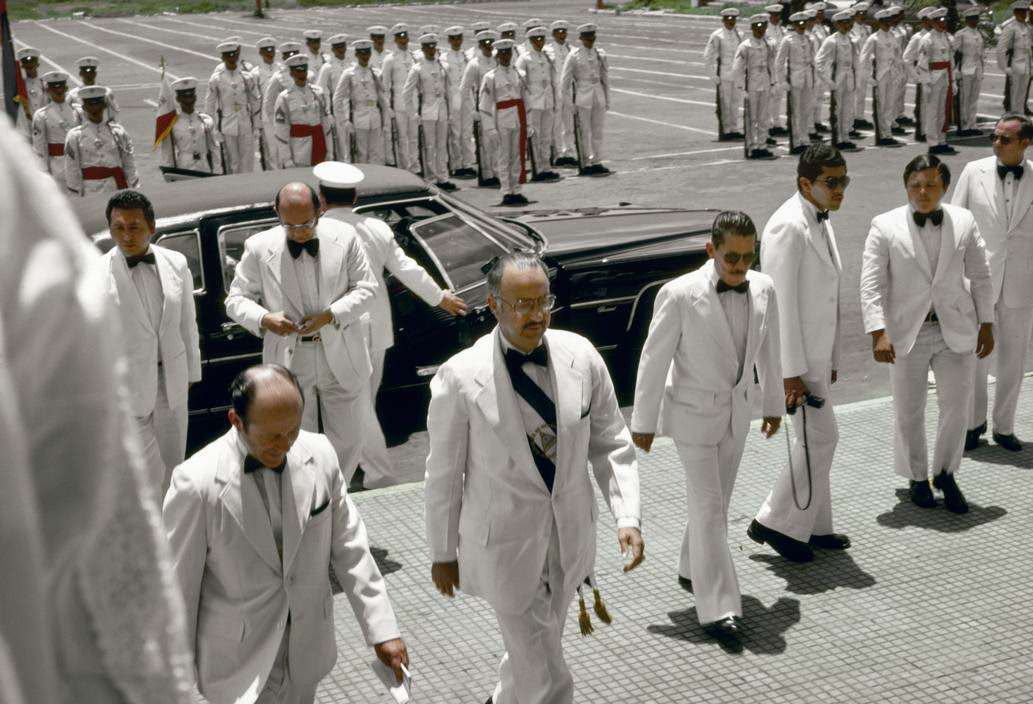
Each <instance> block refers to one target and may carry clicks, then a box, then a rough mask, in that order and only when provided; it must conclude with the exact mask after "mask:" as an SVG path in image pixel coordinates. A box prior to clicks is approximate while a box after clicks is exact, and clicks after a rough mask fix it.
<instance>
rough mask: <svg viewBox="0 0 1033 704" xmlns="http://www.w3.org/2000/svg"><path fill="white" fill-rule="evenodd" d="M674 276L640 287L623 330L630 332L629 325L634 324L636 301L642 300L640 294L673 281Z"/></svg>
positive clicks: (636, 309)
mask: <svg viewBox="0 0 1033 704" xmlns="http://www.w3.org/2000/svg"><path fill="white" fill-rule="evenodd" d="M675 278H676V277H674V276H672V277H671V278H669V279H663V280H662V281H652V282H650V283H648V284H646V285H645V286H643V287H642V290H641V291H639V292H638V295H637V296H635V303H634V304H632V306H631V314H630V315H629V316H628V325H627V327H626V328H624V330H625V332H631V326H632V325H634V324H635V312H636V311H638V303H639V301H641V300H642V294H644V293H645V292H646V291H648V290H649V289H651V288H653V287H654V286H663V285H664V284H666V283H667V282H668V281H674V279H675Z"/></svg>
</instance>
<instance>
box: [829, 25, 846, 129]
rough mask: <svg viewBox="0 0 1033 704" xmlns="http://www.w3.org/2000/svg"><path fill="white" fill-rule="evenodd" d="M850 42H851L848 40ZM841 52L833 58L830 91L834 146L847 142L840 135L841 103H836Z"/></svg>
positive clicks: (835, 53) (830, 117) (836, 53)
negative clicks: (837, 75) (839, 108)
mask: <svg viewBox="0 0 1033 704" xmlns="http://www.w3.org/2000/svg"><path fill="white" fill-rule="evenodd" d="M848 41H849V40H848ZM838 59H839V51H838V47H837V50H836V51H835V52H834V53H833V56H832V90H830V91H829V122H830V123H832V146H835V145H837V144H839V143H840V142H845V141H846V140H845V139H843V135H841V134H840V133H839V110H838V107H839V103H838V102H837V101H836V74H837V73H839V61H838Z"/></svg>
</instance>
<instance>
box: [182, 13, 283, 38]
mask: <svg viewBox="0 0 1033 704" xmlns="http://www.w3.org/2000/svg"><path fill="white" fill-rule="evenodd" d="M162 19H163V20H167V21H169V22H178V23H179V24H185V25H187V26H188V27H200V28H202V29H223V27H219V26H218V25H214V24H201V23H200V22H188V21H187V20H181V19H179V18H178V17H163V18H162ZM211 20H212V21H216V20H218V21H225V20H223V18H222V17H212V18H211ZM233 31H234V32H240V33H241V34H254V35H255V36H257V37H259V38H261V37H265V36H275V35H272V34H270V33H269V32H256V31H253V30H250V29H234V30H233Z"/></svg>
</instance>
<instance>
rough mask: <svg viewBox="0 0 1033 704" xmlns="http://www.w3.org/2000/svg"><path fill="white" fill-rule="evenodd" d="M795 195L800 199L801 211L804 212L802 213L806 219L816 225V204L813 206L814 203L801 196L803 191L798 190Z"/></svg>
mask: <svg viewBox="0 0 1033 704" xmlns="http://www.w3.org/2000/svg"><path fill="white" fill-rule="evenodd" d="M796 197H797V198H799V199H800V205H801V206H802V207H803V212H804V215H806V217H807V221H808V222H811V223H814V224H815V225H817V224H818V208H817V206H815V205H814V203H812V202H810V201H809V200H807V199H806V198H804V197H803V193H800V192H799V191H797V193H796Z"/></svg>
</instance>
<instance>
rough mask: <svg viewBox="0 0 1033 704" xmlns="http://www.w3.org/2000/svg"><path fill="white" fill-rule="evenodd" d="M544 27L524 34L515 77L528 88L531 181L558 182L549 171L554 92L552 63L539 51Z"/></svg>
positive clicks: (534, 28) (557, 176)
mask: <svg viewBox="0 0 1033 704" xmlns="http://www.w3.org/2000/svg"><path fill="white" fill-rule="evenodd" d="M546 32H547V30H546V29H545V27H542V26H538V27H533V28H531V29H529V30H527V41H528V42H529V44H528V47H529V48H528V49H527V51H525V52H524V53H523V54H521V55H520V57H519V58H518V59H517V60H516V69H517V73H519V74H520V76H521V78H523V79H524V85H525V86H526V88H527V149H528V158H529V159H531V157H533V159H531V170H532V172H533V173H532V175H531V180H532V181H535V182H539V181H545V182H550V181H559V180H560V175H559V174H557V173H556V172H554V171H550V170H549V155H550V154H551V153H552V137H553V124H552V123H553V120H555V118H556V88H555V86H554V85H553V82H552V81H553V75H554V71H553V66H552V59H551V58H549V55H548V54H546V53H545V52H544V51H542V47H544V46H545V35H546Z"/></svg>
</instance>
